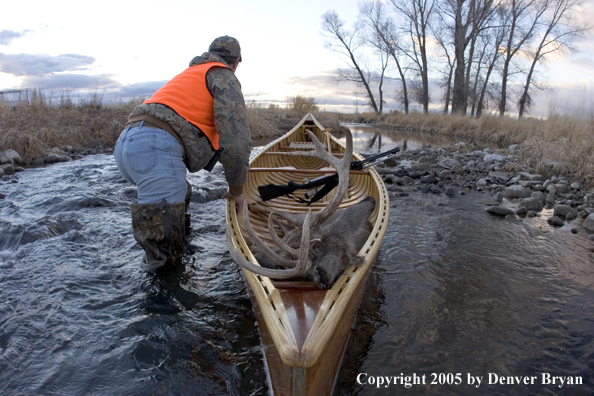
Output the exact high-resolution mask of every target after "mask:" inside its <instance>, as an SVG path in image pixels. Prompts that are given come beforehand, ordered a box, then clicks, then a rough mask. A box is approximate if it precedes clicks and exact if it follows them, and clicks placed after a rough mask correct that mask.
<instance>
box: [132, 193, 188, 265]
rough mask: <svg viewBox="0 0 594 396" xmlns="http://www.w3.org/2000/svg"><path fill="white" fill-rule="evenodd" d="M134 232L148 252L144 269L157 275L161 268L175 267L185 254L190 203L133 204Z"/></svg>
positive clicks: (143, 263) (135, 237) (137, 239)
mask: <svg viewBox="0 0 594 396" xmlns="http://www.w3.org/2000/svg"><path fill="white" fill-rule="evenodd" d="M130 212H131V213H132V232H133V234H134V239H136V242H138V244H139V245H140V246H141V247H142V248H143V249H144V252H145V258H144V260H143V262H142V263H141V264H140V266H141V267H142V268H143V269H144V270H146V271H148V272H154V271H155V270H156V269H157V268H161V267H163V266H165V265H171V264H175V262H176V261H178V260H180V259H181V258H182V257H183V256H184V253H185V250H186V243H185V234H186V232H185V231H186V230H185V228H186V227H185V226H186V216H185V212H186V203H185V202H178V203H172V204H169V203H167V202H166V201H165V200H164V199H163V200H162V201H161V202H159V203H158V204H131V205H130Z"/></svg>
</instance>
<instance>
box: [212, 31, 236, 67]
mask: <svg viewBox="0 0 594 396" xmlns="http://www.w3.org/2000/svg"><path fill="white" fill-rule="evenodd" d="M208 52H214V53H215V54H217V55H220V56H230V57H233V58H239V61H240V62H241V48H240V47H239V41H237V40H236V39H234V38H233V37H230V36H223V37H218V38H216V39H214V41H213V42H212V43H211V44H210V47H208Z"/></svg>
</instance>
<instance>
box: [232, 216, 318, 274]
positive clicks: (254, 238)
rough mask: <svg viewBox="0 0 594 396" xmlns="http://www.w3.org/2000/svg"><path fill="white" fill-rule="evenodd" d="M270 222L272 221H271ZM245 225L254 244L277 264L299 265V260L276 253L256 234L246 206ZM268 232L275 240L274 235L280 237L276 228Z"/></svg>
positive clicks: (290, 266)
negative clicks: (276, 232)
mask: <svg viewBox="0 0 594 396" xmlns="http://www.w3.org/2000/svg"><path fill="white" fill-rule="evenodd" d="M271 215H272V213H271ZM269 223H270V221H269ZM243 225H244V226H245V230H246V232H247V233H248V235H249V236H250V240H251V241H252V242H254V244H255V245H256V246H257V247H258V248H260V250H261V251H262V252H263V253H264V254H265V255H267V256H268V257H270V258H271V259H272V261H274V262H275V263H276V264H278V265H282V266H283V267H286V268H295V267H296V266H297V262H296V261H295V260H289V259H287V258H285V257H282V256H280V255H279V254H278V253H276V252H275V251H274V250H272V249H271V248H270V247H269V246H268V245H267V244H266V243H264V241H262V240H261V239H260V237H259V236H258V234H256V232H255V231H254V228H253V227H252V224H251V223H250V216H249V214H248V210H245V208H244V213H243ZM268 232H269V233H270V236H271V237H272V239H273V240H275V238H274V236H276V237H277V238H278V236H277V235H276V234H275V233H274V228H269V230H268ZM308 243H309V239H308Z"/></svg>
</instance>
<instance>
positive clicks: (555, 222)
mask: <svg viewBox="0 0 594 396" xmlns="http://www.w3.org/2000/svg"><path fill="white" fill-rule="evenodd" d="M547 222H548V223H549V224H550V225H552V226H553V227H563V225H564V224H565V223H564V222H563V220H561V218H560V217H557V216H553V217H550V218H549V219H547Z"/></svg>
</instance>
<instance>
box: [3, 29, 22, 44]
mask: <svg viewBox="0 0 594 396" xmlns="http://www.w3.org/2000/svg"><path fill="white" fill-rule="evenodd" d="M27 33H29V30H23V31H22V32H20V33H19V32H15V31H13V30H0V45H9V44H10V43H12V40H14V39H17V38H20V37H23V36H24V35H26V34H27Z"/></svg>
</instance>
